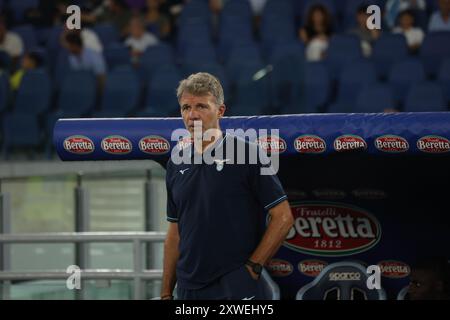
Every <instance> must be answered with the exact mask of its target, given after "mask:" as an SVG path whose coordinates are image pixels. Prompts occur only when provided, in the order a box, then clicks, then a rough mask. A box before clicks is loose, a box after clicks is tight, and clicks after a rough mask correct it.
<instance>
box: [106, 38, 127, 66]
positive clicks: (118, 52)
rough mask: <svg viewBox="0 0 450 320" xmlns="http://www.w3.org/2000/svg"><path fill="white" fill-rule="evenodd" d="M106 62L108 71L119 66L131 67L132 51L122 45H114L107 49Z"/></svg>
mask: <svg viewBox="0 0 450 320" xmlns="http://www.w3.org/2000/svg"><path fill="white" fill-rule="evenodd" d="M104 55H105V60H106V63H107V64H108V69H110V70H112V69H114V68H115V67H117V66H122V65H130V64H131V58H130V50H129V49H128V48H127V47H126V46H124V45H123V44H121V43H113V44H111V45H109V46H108V47H107V48H105V53H104Z"/></svg>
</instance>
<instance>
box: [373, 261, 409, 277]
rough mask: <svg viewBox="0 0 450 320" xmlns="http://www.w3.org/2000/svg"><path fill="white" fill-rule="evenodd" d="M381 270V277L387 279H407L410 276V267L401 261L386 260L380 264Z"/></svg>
mask: <svg viewBox="0 0 450 320" xmlns="http://www.w3.org/2000/svg"><path fill="white" fill-rule="evenodd" d="M378 266H379V267H380V270H381V275H382V276H383V277H386V278H395V279H398V278H405V277H407V276H409V273H410V271H411V269H410V267H409V266H408V265H407V264H406V263H404V262H401V261H392V260H386V261H381V262H378Z"/></svg>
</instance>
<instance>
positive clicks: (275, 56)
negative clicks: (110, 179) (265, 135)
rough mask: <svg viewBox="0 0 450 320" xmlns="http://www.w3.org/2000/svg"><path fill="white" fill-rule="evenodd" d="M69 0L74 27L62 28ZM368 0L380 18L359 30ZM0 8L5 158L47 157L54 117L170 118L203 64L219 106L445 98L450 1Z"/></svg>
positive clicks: (246, 109)
mask: <svg viewBox="0 0 450 320" xmlns="http://www.w3.org/2000/svg"><path fill="white" fill-rule="evenodd" d="M72 4H75V5H78V6H79V7H80V8H81V27H82V28H81V30H69V29H68V28H67V27H66V21H67V19H68V17H69V16H70V15H69V14H67V11H66V8H67V6H69V5H72ZM373 4H375V5H378V6H379V7H380V8H381V29H374V30H370V29H368V28H367V24H366V22H367V19H371V17H370V14H368V13H367V7H368V6H369V5H373ZM0 10H1V15H0V112H1V129H2V134H1V137H0V138H1V139H0V140H1V141H0V144H1V148H2V157H3V158H9V157H11V156H14V154H16V153H17V152H18V153H20V154H22V153H23V152H25V155H26V156H27V157H29V156H36V154H40V155H44V156H51V155H52V152H53V150H52V146H51V145H52V142H51V137H52V130H53V126H54V123H55V121H56V120H57V119H59V118H63V117H140V116H158V117H166V116H178V114H179V111H178V103H177V99H176V95H175V88H176V87H177V84H178V82H179V81H180V80H181V79H182V78H183V77H186V76H187V75H189V74H191V73H193V72H199V71H206V72H210V73H212V74H214V75H216V76H217V77H218V78H219V79H220V80H221V82H222V84H223V87H224V91H225V102H226V105H227V108H228V109H227V114H228V115H260V114H292V113H295V114H297V113H317V112H319V113H323V112H332V113H334V112H399V111H405V112H409V111H414V112H415V111H446V110H448V108H449V106H450V0H431V1H425V0H370V1H366V0H190V1H188V0H184V1H183V0H71V1H69V0H67V1H66V0H60V1H57V0H56V1H51V0H20V1H13V0H0ZM30 150H32V152H31V151H30ZM29 151H30V153H28V152H29ZM36 151H37V153H36Z"/></svg>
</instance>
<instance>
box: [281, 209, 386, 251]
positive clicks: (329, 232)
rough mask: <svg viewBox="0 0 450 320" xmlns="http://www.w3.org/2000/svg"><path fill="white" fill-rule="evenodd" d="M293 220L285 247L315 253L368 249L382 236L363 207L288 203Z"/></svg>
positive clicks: (378, 227) (372, 217)
mask: <svg viewBox="0 0 450 320" xmlns="http://www.w3.org/2000/svg"><path fill="white" fill-rule="evenodd" d="M291 210H292V214H293V215H294V219H295V223H294V226H293V227H292V228H291V230H290V231H289V233H288V235H287V237H286V241H285V242H284V246H286V247H288V248H290V249H292V250H295V251H299V252H302V253H307V254H312V255H317V256H345V255H353V254H356V253H360V252H363V251H366V250H369V249H370V248H372V247H373V246H375V245H376V244H377V243H378V241H379V240H380V237H381V227H380V224H379V222H378V220H377V219H376V218H375V217H374V216H372V215H371V214H369V213H368V212H366V211H365V210H363V209H360V208H357V207H353V206H349V205H344V204H339V203H332V202H323V203H321V202H317V203H316V202H314V203H299V204H292V205H291Z"/></svg>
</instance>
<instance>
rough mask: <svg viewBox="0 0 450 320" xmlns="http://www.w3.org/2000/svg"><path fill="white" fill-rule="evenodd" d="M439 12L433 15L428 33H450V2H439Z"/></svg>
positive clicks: (442, 0) (448, 0)
mask: <svg viewBox="0 0 450 320" xmlns="http://www.w3.org/2000/svg"><path fill="white" fill-rule="evenodd" d="M439 9H440V10H439V11H436V12H435V13H433V14H432V15H431V18H430V23H429V25H428V31H430V32H435V31H450V0H439Z"/></svg>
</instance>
